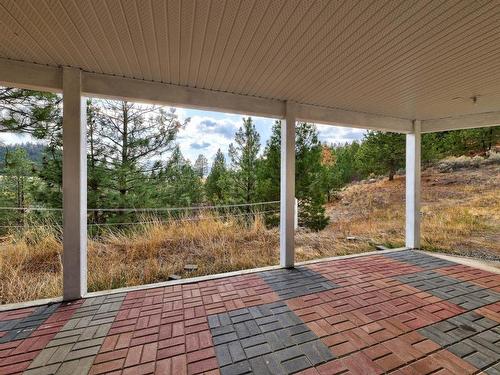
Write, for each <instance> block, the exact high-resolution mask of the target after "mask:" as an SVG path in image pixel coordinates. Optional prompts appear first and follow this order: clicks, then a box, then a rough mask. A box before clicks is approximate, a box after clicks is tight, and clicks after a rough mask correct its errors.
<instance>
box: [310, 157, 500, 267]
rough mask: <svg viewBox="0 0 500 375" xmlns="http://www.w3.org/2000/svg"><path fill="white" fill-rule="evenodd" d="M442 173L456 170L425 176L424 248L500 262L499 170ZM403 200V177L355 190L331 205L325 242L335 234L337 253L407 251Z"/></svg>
mask: <svg viewBox="0 0 500 375" xmlns="http://www.w3.org/2000/svg"><path fill="white" fill-rule="evenodd" d="M439 169H441V170H443V169H445V170H446V169H452V168H445V167H443V166H442V165H441V166H438V167H434V168H429V169H426V170H424V171H423V173H422V246H423V248H424V249H426V250H430V251H441V252H447V253H452V254H458V255H465V256H474V257H479V258H484V259H490V260H499V259H500V165H499V164H489V165H488V164H481V165H478V166H476V167H470V166H469V167H466V168H460V169H456V170H451V171H447V172H444V173H443V172H441V171H440V170H439ZM404 200H405V178H404V176H397V177H396V178H395V180H394V181H387V179H384V180H372V181H371V182H368V181H364V182H362V183H356V184H353V185H350V186H348V187H346V188H345V189H344V190H343V191H342V192H341V193H340V194H339V199H338V200H337V201H336V202H335V203H333V204H330V205H328V208H327V212H328V214H329V216H330V218H331V221H330V224H329V226H328V228H327V229H326V230H325V231H323V232H322V233H321V236H328V234H330V236H331V238H333V239H334V240H335V242H336V244H337V251H340V250H341V249H345V252H346V253H349V252H352V251H353V250H354V251H355V250H356V249H360V250H361V249H365V248H366V247H372V249H373V246H374V245H377V244H379V245H385V246H388V247H398V246H403V245H404V220H405V219H404ZM303 247H307V245H306V244H303ZM349 249H351V251H350V250H349ZM302 250H303V251H304V250H305V249H304V248H303V249H302Z"/></svg>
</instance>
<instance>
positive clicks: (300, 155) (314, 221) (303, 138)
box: [259, 121, 328, 230]
mask: <svg viewBox="0 0 500 375" xmlns="http://www.w3.org/2000/svg"><path fill="white" fill-rule="evenodd" d="M322 150H323V148H322V146H321V143H320V142H319V140H318V134H317V130H316V127H315V126H314V125H311V124H307V123H300V124H298V125H297V127H296V131H295V196H296V197H297V199H298V200H299V225H301V226H304V227H307V228H310V229H313V230H321V229H323V228H324V227H325V226H326V225H327V224H328V217H326V216H325V209H324V207H323V205H324V203H325V194H324V189H323V183H324V180H323V179H324V174H325V166H324V165H323V164H322ZM280 160H281V125H280V122H279V121H276V122H275V124H274V126H273V130H272V134H271V138H270V139H269V140H268V142H267V144H266V148H265V150H264V155H263V158H262V162H261V163H260V168H259V196H260V199H261V200H279V199H280Z"/></svg>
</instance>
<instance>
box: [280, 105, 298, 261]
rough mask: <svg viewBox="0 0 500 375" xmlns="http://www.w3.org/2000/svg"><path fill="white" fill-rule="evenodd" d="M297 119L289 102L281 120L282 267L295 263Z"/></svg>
mask: <svg viewBox="0 0 500 375" xmlns="http://www.w3.org/2000/svg"><path fill="white" fill-rule="evenodd" d="M295 121H296V119H295V112H294V110H293V106H292V105H291V104H290V103H287V105H286V115H285V119H283V120H281V210H280V212H281V213H280V265H281V267H293V266H294V263H295V259H294V258H295Z"/></svg>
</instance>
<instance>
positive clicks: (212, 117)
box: [0, 108, 364, 163]
mask: <svg viewBox="0 0 500 375" xmlns="http://www.w3.org/2000/svg"><path fill="white" fill-rule="evenodd" d="M176 111H177V115H178V116H179V119H180V120H182V121H183V120H184V119H186V118H190V119H191V120H190V121H189V122H188V124H187V126H186V127H185V128H183V129H182V130H180V132H179V134H178V136H177V142H178V144H179V146H180V148H181V151H182V153H183V154H184V156H185V157H187V158H188V159H189V160H191V161H192V162H194V161H195V160H196V158H197V157H198V155H199V154H204V155H205V156H206V157H207V159H208V160H209V162H210V163H211V162H212V161H213V157H214V156H215V153H216V152H217V149H218V148H220V149H221V150H222V152H224V154H226V156H227V150H228V147H229V144H230V143H231V142H233V140H234V135H235V133H236V131H237V130H238V128H239V127H240V126H241V124H242V119H243V117H244V116H243V115H234V114H229V113H220V112H210V111H202V110H191V109H184V108H178V109H177V110H176ZM252 118H253V120H254V123H255V127H256V128H257V131H258V132H259V134H260V139H261V148H262V149H263V148H264V146H265V144H266V142H267V140H268V139H269V137H270V136H271V128H272V126H273V123H274V121H275V120H274V119H269V118H263V117H254V116H252ZM317 127H318V132H319V138H320V140H321V141H323V142H327V143H345V142H352V141H355V140H359V139H361V138H362V137H363V134H364V130H361V129H353V128H345V127H337V126H330V125H318V126H317ZM30 140H31V139H30V137H27V136H20V135H17V134H11V133H10V134H9V133H0V143H6V144H13V143H22V142H29V141H30Z"/></svg>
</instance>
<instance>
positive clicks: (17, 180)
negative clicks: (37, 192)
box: [0, 147, 33, 224]
mask: <svg viewBox="0 0 500 375" xmlns="http://www.w3.org/2000/svg"><path fill="white" fill-rule="evenodd" d="M3 164H4V168H3V170H4V172H3V177H2V178H1V179H0V183H1V184H0V197H1V198H2V202H4V205H9V206H12V207H15V208H17V209H18V210H14V211H7V212H2V213H3V214H4V215H5V216H4V217H3V218H2V221H14V222H15V223H17V224H22V223H23V221H24V215H25V210H24V208H26V207H27V206H28V205H29V200H30V198H29V190H30V186H31V181H30V180H31V176H32V173H33V164H32V162H31V161H30V160H29V158H28V153H27V152H26V150H24V149H23V148H20V147H18V148H16V149H14V150H11V151H8V152H7V153H6V154H5V159H4V163H3Z"/></svg>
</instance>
